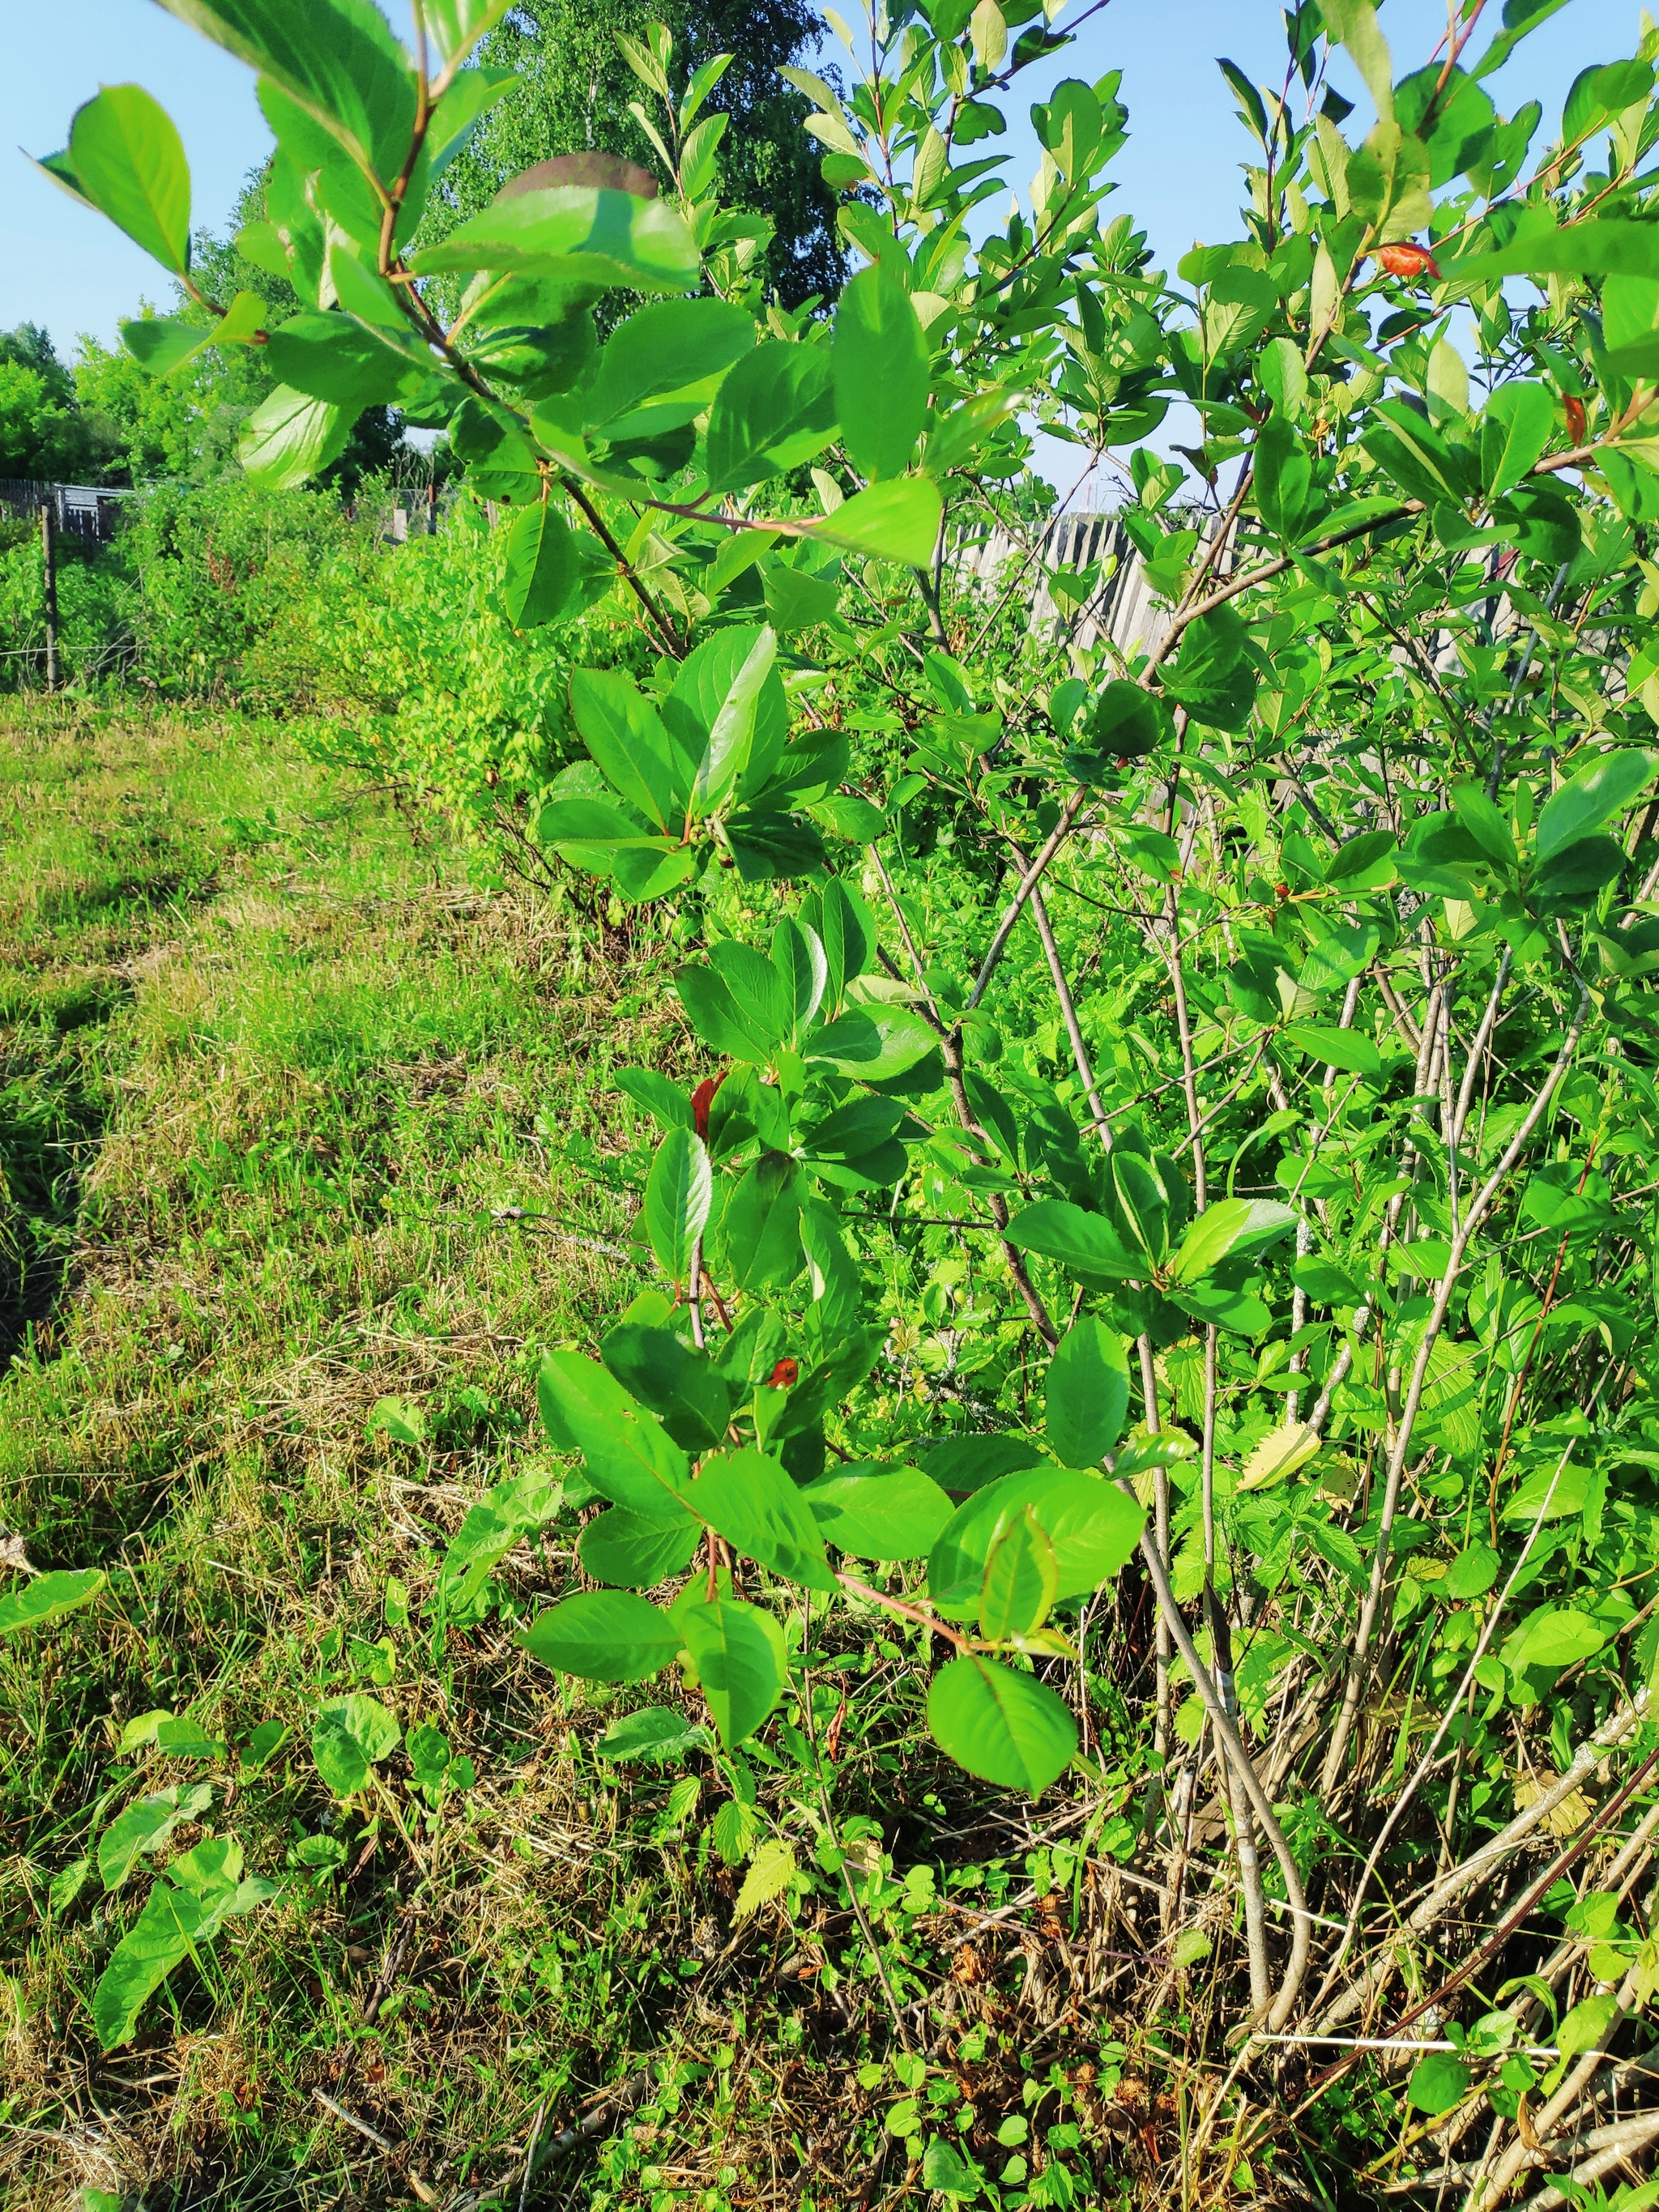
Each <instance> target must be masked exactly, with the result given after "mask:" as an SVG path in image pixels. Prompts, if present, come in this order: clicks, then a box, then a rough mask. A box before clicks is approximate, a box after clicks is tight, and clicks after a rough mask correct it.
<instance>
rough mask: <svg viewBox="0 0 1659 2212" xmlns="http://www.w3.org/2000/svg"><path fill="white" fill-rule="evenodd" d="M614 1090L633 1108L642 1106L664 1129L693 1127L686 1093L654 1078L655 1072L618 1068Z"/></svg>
mask: <svg viewBox="0 0 1659 2212" xmlns="http://www.w3.org/2000/svg"><path fill="white" fill-rule="evenodd" d="M617 1090H618V1091H626V1092H627V1094H628V1096H629V1097H630V1098H631V1099H632V1100H633V1101H634V1103H635V1105H636V1106H643V1107H644V1109H645V1110H646V1112H647V1114H649V1115H652V1116H653V1118H654V1119H655V1120H657V1121H660V1122H661V1124H662V1126H663V1127H664V1128H665V1129H689V1128H690V1127H692V1125H693V1119H694V1116H693V1110H692V1105H691V1099H690V1093H689V1092H687V1091H683V1090H682V1089H681V1088H680V1086H679V1085H678V1083H671V1082H670V1081H669V1079H668V1078H667V1077H666V1076H665V1075H659V1074H658V1073H657V1071H656V1070H655V1068H653V1067H619V1068H618V1069H617Z"/></svg>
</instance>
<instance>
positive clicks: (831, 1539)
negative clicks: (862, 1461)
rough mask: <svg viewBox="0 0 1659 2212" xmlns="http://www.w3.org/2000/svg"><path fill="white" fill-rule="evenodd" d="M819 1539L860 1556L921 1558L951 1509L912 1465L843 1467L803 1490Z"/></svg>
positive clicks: (944, 1498)
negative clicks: (820, 1537) (820, 1534)
mask: <svg viewBox="0 0 1659 2212" xmlns="http://www.w3.org/2000/svg"><path fill="white" fill-rule="evenodd" d="M801 1496H802V1497H803V1498H805V1501H806V1504H807V1505H808V1507H809V1508H810V1509H811V1514H812V1517H813V1518H814V1520H815V1521H816V1522H817V1524H818V1528H819V1530H820V1532H821V1533H822V1534H823V1540H824V1541H825V1542H826V1543H828V1544H834V1545H836V1546H837V1547H839V1548H840V1549H841V1550H842V1551H843V1552H850V1553H853V1555H854V1557H855V1558H857V1559H926V1558H927V1554H928V1553H929V1552H931V1551H932V1549H933V1546H934V1545H935V1543H937V1541H939V1534H940V1533H941V1531H942V1530H943V1529H944V1528H945V1524H946V1522H948V1521H949V1520H950V1518H951V1513H952V1511H953V1510H954V1508H953V1507H952V1505H951V1501H950V1499H949V1498H947V1497H946V1496H945V1492H943V1491H942V1490H941V1489H940V1488H939V1485H938V1483H936V1482H934V1481H933V1480H930V1479H929V1477H928V1476H927V1475H925V1474H921V1472H920V1471H919V1470H918V1469H916V1468H913V1467H872V1466H867V1465H866V1466H863V1467H847V1468H837V1469H836V1472H835V1473H834V1474H823V1475H820V1476H819V1477H818V1479H817V1481H816V1482H809V1483H808V1484H807V1486H806V1487H805V1490H804V1491H803V1492H801Z"/></svg>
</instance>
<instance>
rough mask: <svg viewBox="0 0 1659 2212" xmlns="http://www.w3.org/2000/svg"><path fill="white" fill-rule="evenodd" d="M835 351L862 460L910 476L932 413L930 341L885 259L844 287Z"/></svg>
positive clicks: (864, 468)
mask: <svg viewBox="0 0 1659 2212" xmlns="http://www.w3.org/2000/svg"><path fill="white" fill-rule="evenodd" d="M830 358H831V361H832V363H833V365H834V370H835V390H836V414H837V415H838V416H840V418H841V435H842V444H843V445H844V446H845V447H846V448H847V452H848V457H849V459H851V461H852V463H853V465H854V468H856V469H857V470H858V471H860V474H861V475H863V476H866V477H897V476H902V475H903V473H904V471H905V470H906V469H907V468H908V466H909V463H910V456H911V454H912V453H915V447H916V441H917V439H918V438H920V437H921V433H922V429H923V428H924V426H925V425H926V422H927V340H926V339H925V338H924V337H923V336H922V329H921V321H920V319H918V317H917V314H916V311H915V307H913V306H912V305H911V304H910V295H909V294H908V292H907V291H906V290H905V289H904V287H903V286H902V284H901V283H899V282H898V280H897V278H896V277H895V276H890V275H889V273H888V271H887V270H885V269H884V268H882V267H881V266H880V265H879V264H878V265H876V266H875V267H872V268H869V269H863V270H860V272H859V274H858V275H857V276H854V279H853V281H852V283H850V284H848V286H847V287H846V289H844V290H843V292H842V295H841V298H840V301H838V302H837V304H836V325H835V337H834V340H833V343H832V346H831V352H830ZM930 550H931V549H930Z"/></svg>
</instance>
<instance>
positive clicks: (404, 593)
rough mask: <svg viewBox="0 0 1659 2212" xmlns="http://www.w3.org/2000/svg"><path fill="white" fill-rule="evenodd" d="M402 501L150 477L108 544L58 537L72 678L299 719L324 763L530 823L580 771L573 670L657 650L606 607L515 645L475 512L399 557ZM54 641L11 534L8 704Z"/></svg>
mask: <svg viewBox="0 0 1659 2212" xmlns="http://www.w3.org/2000/svg"><path fill="white" fill-rule="evenodd" d="M390 507H391V495H390V493H389V490H388V489H387V488H386V487H385V486H379V485H376V484H374V483H368V484H365V485H363V486H362V487H361V488H360V489H359V491H358V494H357V496H356V499H355V500H354V501H353V503H352V505H351V507H349V508H348V507H345V506H344V505H343V504H342V502H341V501H340V499H339V497H338V495H337V494H334V493H332V492H285V493H282V494H280V495H277V494H270V493H265V492H261V491H259V490H258V489H256V488H255V487H253V486H252V485H251V484H249V483H247V482H246V480H245V479H242V478H240V477H229V478H225V479H222V480H220V481H218V482H216V483H210V484H207V485H199V486H198V485H190V484H184V483H171V482H167V481H163V482H161V483H157V484H155V486H153V487H152V488H151V489H148V490H146V491H145V492H144V493H143V495H141V496H140V498H138V499H137V500H135V501H132V502H131V506H130V508H129V511H128V515H127V517H126V519H125V522H124V526H123V527H122V529H121V531H120V532H119V533H118V536H117V538H115V540H114V542H113V543H112V544H109V545H106V546H103V547H100V548H94V547H92V546H90V545H88V544H84V543H83V542H82V541H80V540H78V539H75V538H64V539H60V541H59V568H58V624H59V659H60V666H61V669H62V671H63V676H64V682H65V683H66V684H68V685H69V686H70V688H71V689H72V690H75V691H76V692H79V693H82V694H84V695H105V696H107V695H110V694H118V693H119V692H120V691H123V690H125V691H127V692H129V693H137V695H139V696H146V697H149V698H152V699H157V700H165V701H168V702H177V703H179V704H190V703H200V704H204V705H212V706H221V707H222V706H230V707H234V708H240V709H242V710H244V711H247V712H252V713H255V714H265V715H271V716H281V717H283V718H284V719H289V720H294V719H296V718H297V719H299V720H301V722H302V723H303V725H304V726H305V734H306V736H307V738H308V740H309V741H310V742H311V743H312V744H313V745H314V746H315V747H317V748H318V749H319V750H324V751H328V752H332V753H334V754H336V755H337V756H340V757H349V758H351V759H354V760H356V761H358V762H360V763H362V765H363V766H364V767H365V768H368V769H374V771H375V772H376V773H378V774H380V775H384V776H386V778H388V779H389V780H393V781H398V782H402V783H405V784H408V785H410V786H411V787H415V788H416V790H417V791H418V792H420V793H422V795H424V796H428V797H432V798H435V799H438V800H440V801H441V802H442V803H443V804H445V805H447V807H448V808H450V810H451V811H453V813H454V814H455V815H457V816H458V817H459V818H460V819H461V821H462V822H463V823H466V824H470V825H471V827H472V828H473V829H477V828H479V827H481V826H482V825H483V823H487V822H490V823H493V822H496V821H498V820H499V819H500V818H501V814H502V812H503V811H504V810H505V811H508V812H513V811H519V812H522V811H525V810H526V809H527V808H528V806H529V805H532V803H533V801H534V799H535V798H536V797H537V795H538V793H539V792H540V791H541V790H542V789H543V788H544V787H545V785H546V784H547V782H548V781H550V778H551V776H552V775H553V774H554V773H555V772H556V769H558V768H559V767H560V766H561V765H562V763H563V762H564V760H565V759H566V758H567V757H568V726H567V709H566V706H565V678H566V675H567V673H568V669H569V668H570V666H571V665H573V663H576V662H580V664H582V665H604V664H605V663H606V662H612V661H617V660H624V661H627V660H631V659H633V658H634V656H635V653H636V651H639V652H643V650H644V646H643V641H641V640H640V639H639V638H638V635H637V629H636V625H635V624H634V623H632V622H631V621H630V620H629V618H628V617H627V615H626V614H625V612H624V611H622V610H621V609H620V608H619V607H617V606H615V605H614V604H613V605H611V606H609V607H602V608H600V609H598V610H596V611H594V612H593V614H592V615H591V616H590V617H588V619H587V621H586V623H583V624H579V625H577V626H576V627H575V628H574V629H571V628H561V629H554V630H548V631H534V630H532V631H529V632H526V633H523V634H520V633H515V632H514V630H513V628H512V625H511V623H509V622H508V620H507V616H506V614H505V612H504V611H502V609H501V603H500V582H501V535H500V533H499V532H495V531H493V530H492V528H491V520H490V516H489V513H488V511H487V510H486V509H485V508H484V507H483V505H482V504H481V503H479V502H477V501H474V500H472V499H471V498H470V497H468V498H464V499H462V500H461V501H459V502H458V503H456V504H455V505H453V507H449V508H448V510H447V513H446V515H445V518H444V523H443V527H442V528H441V530H440V531H439V532H438V533H437V534H436V535H435V536H431V537H428V536H424V535H419V534H417V535H415V536H412V537H410V539H409V540H408V542H407V543H405V544H394V543H392V541H391V539H390V537H389V534H388V532H387V531H386V519H387V515H388V513H389V510H390ZM45 635H46V633H45V608H44V586H43V580H42V574H41V564H40V537H39V533H38V532H37V531H36V530H35V529H33V526H30V525H28V524H27V523H22V522H19V523H5V524H3V525H0V688H9V689H18V688H23V687H28V686H38V685H39V684H40V681H41V678H42V671H43V665H44V644H45Z"/></svg>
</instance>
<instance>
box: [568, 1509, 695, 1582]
mask: <svg viewBox="0 0 1659 2212" xmlns="http://www.w3.org/2000/svg"><path fill="white" fill-rule="evenodd" d="M701 1542H702V1528H700V1527H699V1526H698V1524H697V1522H695V1521H694V1520H693V1519H692V1518H691V1516H690V1514H687V1516H686V1517H685V1519H684V1521H683V1522H671V1521H643V1520H641V1518H640V1516H639V1515H638V1514H637V1513H629V1512H627V1511H625V1510H624V1509H623V1507H622V1506H620V1505H613V1506H612V1507H611V1510H610V1511H609V1512H608V1513H601V1514H599V1516H598V1517H597V1518H596V1519H594V1520H592V1521H590V1522H588V1523H587V1525H586V1528H584V1529H583V1530H582V1533H581V1534H580V1537H579V1538H578V1539H577V1541H576V1556H577V1558H578V1559H580V1561H581V1563H582V1571H583V1572H584V1573H585V1574H586V1575H590V1576H591V1577H592V1579H593V1580H594V1581H595V1582H596V1583H612V1584H613V1585H615V1586H617V1587H618V1588H620V1589H655V1588H656V1587H657V1584H658V1583H663V1582H666V1581H667V1580H668V1578H669V1577H670V1576H671V1575H677V1574H678V1573H679V1572H680V1571H682V1569H684V1568H685V1567H688V1566H689V1565H690V1563H691V1560H692V1559H693V1557H694V1556H695V1555H696V1549H697V1547H698V1545H699V1544H700V1543H701Z"/></svg>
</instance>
